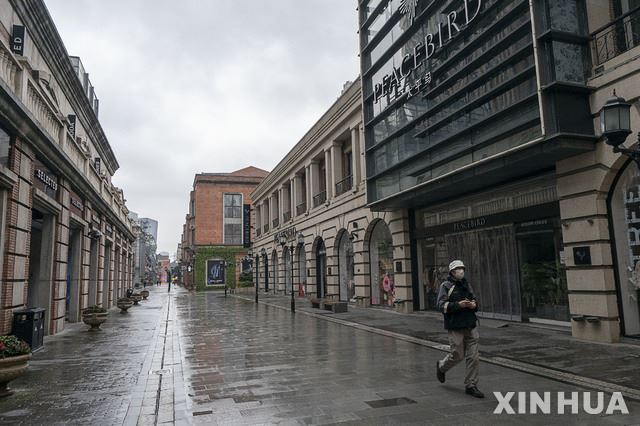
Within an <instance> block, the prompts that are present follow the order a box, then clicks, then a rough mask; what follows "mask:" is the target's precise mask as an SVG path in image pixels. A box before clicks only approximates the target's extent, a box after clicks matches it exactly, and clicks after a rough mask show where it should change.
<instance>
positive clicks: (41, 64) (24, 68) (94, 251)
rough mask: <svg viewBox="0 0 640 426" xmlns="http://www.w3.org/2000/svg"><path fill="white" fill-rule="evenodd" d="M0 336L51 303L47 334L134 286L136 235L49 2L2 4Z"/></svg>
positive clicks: (78, 67)
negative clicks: (18, 314)
mask: <svg viewBox="0 0 640 426" xmlns="http://www.w3.org/2000/svg"><path fill="white" fill-rule="evenodd" d="M0 97H1V98H2V99H1V100H0V273H1V278H2V280H1V284H0V289H1V291H0V334H6V333H9V332H10V331H11V321H12V313H13V311H14V310H18V309H22V308H24V307H41V308H44V309H45V333H46V334H54V333H58V332H60V331H62V330H63V329H64V326H65V323H66V322H75V321H78V320H79V319H80V313H81V310H82V309H83V308H86V307H88V306H90V305H95V304H98V305H103V306H114V305H115V301H116V299H117V297H118V296H120V295H122V294H123V291H124V289H125V288H126V287H129V286H130V285H131V277H132V264H133V262H132V261H133V253H132V248H131V243H132V241H133V239H134V236H133V233H132V228H131V223H130V221H129V219H128V217H127V215H128V210H127V208H126V206H125V200H124V197H123V193H122V190H120V189H118V188H116V187H114V186H113V184H112V183H111V177H112V176H113V174H114V173H115V171H116V170H117V169H118V167H119V165H118V162H117V160H116V158H115V156H114V154H113V151H112V150H111V147H110V146H109V142H108V140H107V138H106V136H105V134H104V131H103V129H102V127H101V126H100V122H99V121H98V105H99V104H98V100H97V97H96V96H95V90H94V88H93V86H92V85H91V83H90V81H89V78H88V74H87V73H86V72H85V71H84V69H83V67H82V63H81V61H80V60H79V58H77V57H73V58H69V57H68V56H67V53H66V50H65V47H64V44H63V42H62V40H61V39H60V36H59V34H58V32H57V30H56V28H55V25H54V23H53V22H52V20H51V17H50V15H49V13H48V11H47V9H46V7H45V5H44V2H43V1H40V0H30V1H3V2H2V3H0Z"/></svg>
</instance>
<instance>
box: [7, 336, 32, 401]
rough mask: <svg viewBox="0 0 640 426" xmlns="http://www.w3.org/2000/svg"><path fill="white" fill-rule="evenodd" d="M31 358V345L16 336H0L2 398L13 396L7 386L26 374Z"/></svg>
mask: <svg viewBox="0 0 640 426" xmlns="http://www.w3.org/2000/svg"><path fill="white" fill-rule="evenodd" d="M30 358H31V348H30V347H29V345H28V344H27V343H26V342H24V341H22V340H20V339H18V338H17V337H15V336H0V398H1V397H4V396H9V395H11V394H13V391H12V390H11V389H9V388H8V387H7V384H8V383H9V382H10V381H12V380H13V379H16V378H17V377H19V376H20V375H22V373H24V372H25V370H26V369H27V366H28V365H29V359H30Z"/></svg>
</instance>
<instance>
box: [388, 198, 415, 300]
mask: <svg viewBox="0 0 640 426" xmlns="http://www.w3.org/2000/svg"><path fill="white" fill-rule="evenodd" d="M389 231H391V235H392V240H393V271H394V274H393V275H394V281H395V287H396V288H395V292H396V296H395V297H396V300H397V299H401V300H403V301H404V302H403V303H402V304H398V305H395V306H396V309H397V310H399V311H401V312H404V313H409V312H413V287H412V286H413V280H412V279H411V238H410V235H409V215H408V212H407V210H396V211H393V212H392V213H390V218H389ZM398 267H399V268H398Z"/></svg>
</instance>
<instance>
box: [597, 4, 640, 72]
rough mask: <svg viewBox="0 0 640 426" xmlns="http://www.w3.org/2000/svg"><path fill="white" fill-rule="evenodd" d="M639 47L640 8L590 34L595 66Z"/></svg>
mask: <svg viewBox="0 0 640 426" xmlns="http://www.w3.org/2000/svg"><path fill="white" fill-rule="evenodd" d="M639 45H640V7H636V8H635V9H633V10H630V11H629V12H627V13H625V14H624V15H621V16H620V17H618V18H616V19H615V20H613V21H611V22H610V23H608V24H607V25H605V26H604V27H600V28H598V29H597V30H596V31H594V32H593V33H591V49H592V52H593V62H594V65H595V66H598V65H601V64H603V63H605V62H607V61H608V60H610V59H613V58H615V57H616V56H618V55H620V54H622V53H624V52H626V51H628V50H631V49H632V48H634V47H636V46H639Z"/></svg>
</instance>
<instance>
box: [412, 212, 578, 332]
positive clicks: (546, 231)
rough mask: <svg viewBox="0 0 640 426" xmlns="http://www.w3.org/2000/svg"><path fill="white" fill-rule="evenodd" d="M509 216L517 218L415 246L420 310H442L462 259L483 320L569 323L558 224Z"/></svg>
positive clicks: (462, 226)
mask: <svg viewBox="0 0 640 426" xmlns="http://www.w3.org/2000/svg"><path fill="white" fill-rule="evenodd" d="M506 215H509V216H511V217H513V216H517V214H515V215H514V214H512V212H508V213H505V214H503V215H494V216H487V217H480V218H474V219H468V220H465V221H463V222H456V223H451V224H448V225H442V226H438V227H434V228H432V231H429V229H426V230H425V231H426V232H424V233H423V234H422V235H426V236H425V237H421V238H418V240H417V241H416V243H417V244H416V247H417V255H418V277H417V278H418V283H419V284H418V285H419V289H418V294H419V298H420V301H419V308H420V309H427V310H429V309H431V310H434V309H437V307H436V298H437V294H438V290H439V287H440V284H441V283H442V282H443V281H444V280H446V279H447V276H448V268H447V265H448V264H449V262H451V261H452V260H454V259H460V260H462V261H463V262H464V263H465V265H466V266H467V274H466V276H467V277H468V279H469V282H470V283H471V285H472V286H473V288H474V291H475V293H476V295H477V296H478V300H479V302H480V303H479V308H480V312H479V314H480V315H481V316H483V317H488V318H496V319H504V320H512V321H541V322H545V321H550V320H551V321H562V322H567V321H569V309H568V304H569V303H568V294H567V280H566V273H565V267H564V264H563V262H564V256H563V254H562V247H563V246H562V233H561V230H560V226H559V218H558V217H547V218H545V217H542V218H535V219H533V220H530V219H529V218H527V219H526V220H522V221H517V219H516V220H515V221H512V220H509V219H507V218H506ZM524 216H526V212H525V213H524ZM474 228H475V229H474ZM429 233H431V234H432V235H429Z"/></svg>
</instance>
